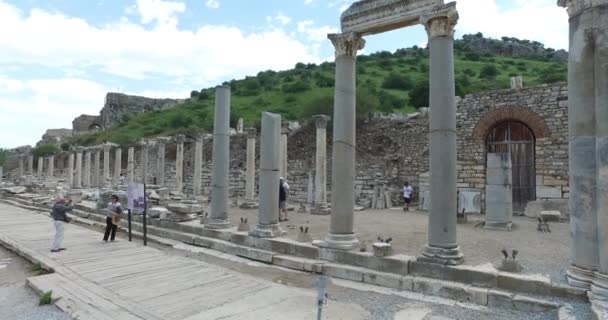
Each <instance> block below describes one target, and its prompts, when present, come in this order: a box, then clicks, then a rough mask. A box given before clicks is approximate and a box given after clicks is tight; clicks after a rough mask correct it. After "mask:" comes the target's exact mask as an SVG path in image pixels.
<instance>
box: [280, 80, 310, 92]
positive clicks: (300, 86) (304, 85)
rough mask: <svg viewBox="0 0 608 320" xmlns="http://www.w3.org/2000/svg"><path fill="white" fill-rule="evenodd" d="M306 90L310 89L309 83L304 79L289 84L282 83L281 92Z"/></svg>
mask: <svg viewBox="0 0 608 320" xmlns="http://www.w3.org/2000/svg"><path fill="white" fill-rule="evenodd" d="M307 90H310V84H308V82H305V81H296V82H294V83H291V84H284V85H283V92H285V93H298V92H303V91H307Z"/></svg>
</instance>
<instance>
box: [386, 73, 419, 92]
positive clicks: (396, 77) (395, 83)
mask: <svg viewBox="0 0 608 320" xmlns="http://www.w3.org/2000/svg"><path fill="white" fill-rule="evenodd" d="M413 87H414V81H413V80H412V78H411V77H409V76H407V75H403V74H399V73H391V74H389V75H388V77H386V79H384V82H383V83H382V88H385V89H396V90H410V89H412V88H413Z"/></svg>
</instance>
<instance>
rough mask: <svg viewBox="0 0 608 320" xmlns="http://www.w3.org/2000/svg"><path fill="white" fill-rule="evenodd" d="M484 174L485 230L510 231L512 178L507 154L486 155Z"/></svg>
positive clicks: (509, 156)
mask: <svg viewBox="0 0 608 320" xmlns="http://www.w3.org/2000/svg"><path fill="white" fill-rule="evenodd" d="M487 163H488V164H487V173H486V223H485V225H484V228H486V229H499V230H511V227H512V225H513V223H512V218H513V189H512V184H513V178H512V174H511V172H512V171H511V155H510V154H509V153H488V155H487Z"/></svg>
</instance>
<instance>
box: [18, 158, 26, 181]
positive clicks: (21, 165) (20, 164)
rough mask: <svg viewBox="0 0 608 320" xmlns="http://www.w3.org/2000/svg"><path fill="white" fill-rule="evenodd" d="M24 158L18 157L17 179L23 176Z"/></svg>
mask: <svg viewBox="0 0 608 320" xmlns="http://www.w3.org/2000/svg"><path fill="white" fill-rule="evenodd" d="M24 158H25V156H24V155H19V178H21V177H23V176H24V175H25V172H24V164H23V161H25V160H24Z"/></svg>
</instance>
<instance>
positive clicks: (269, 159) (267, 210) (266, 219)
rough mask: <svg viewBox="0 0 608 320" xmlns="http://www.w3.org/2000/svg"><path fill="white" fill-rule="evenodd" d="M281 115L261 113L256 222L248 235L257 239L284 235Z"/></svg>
mask: <svg viewBox="0 0 608 320" xmlns="http://www.w3.org/2000/svg"><path fill="white" fill-rule="evenodd" d="M280 135H281V116H280V115H278V114H273V113H268V112H264V113H262V133H261V139H260V207H259V212H258V223H257V225H256V227H255V229H254V230H252V231H251V232H250V234H251V235H252V236H255V237H260V238H274V237H278V236H281V235H284V234H285V231H283V230H282V229H281V226H280V225H279V206H278V203H279V193H278V192H277V189H278V185H279V166H280V159H281V157H280V153H279V152H277V151H278V150H276V149H277V146H281V144H280V143H279V142H280V140H279V139H280Z"/></svg>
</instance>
